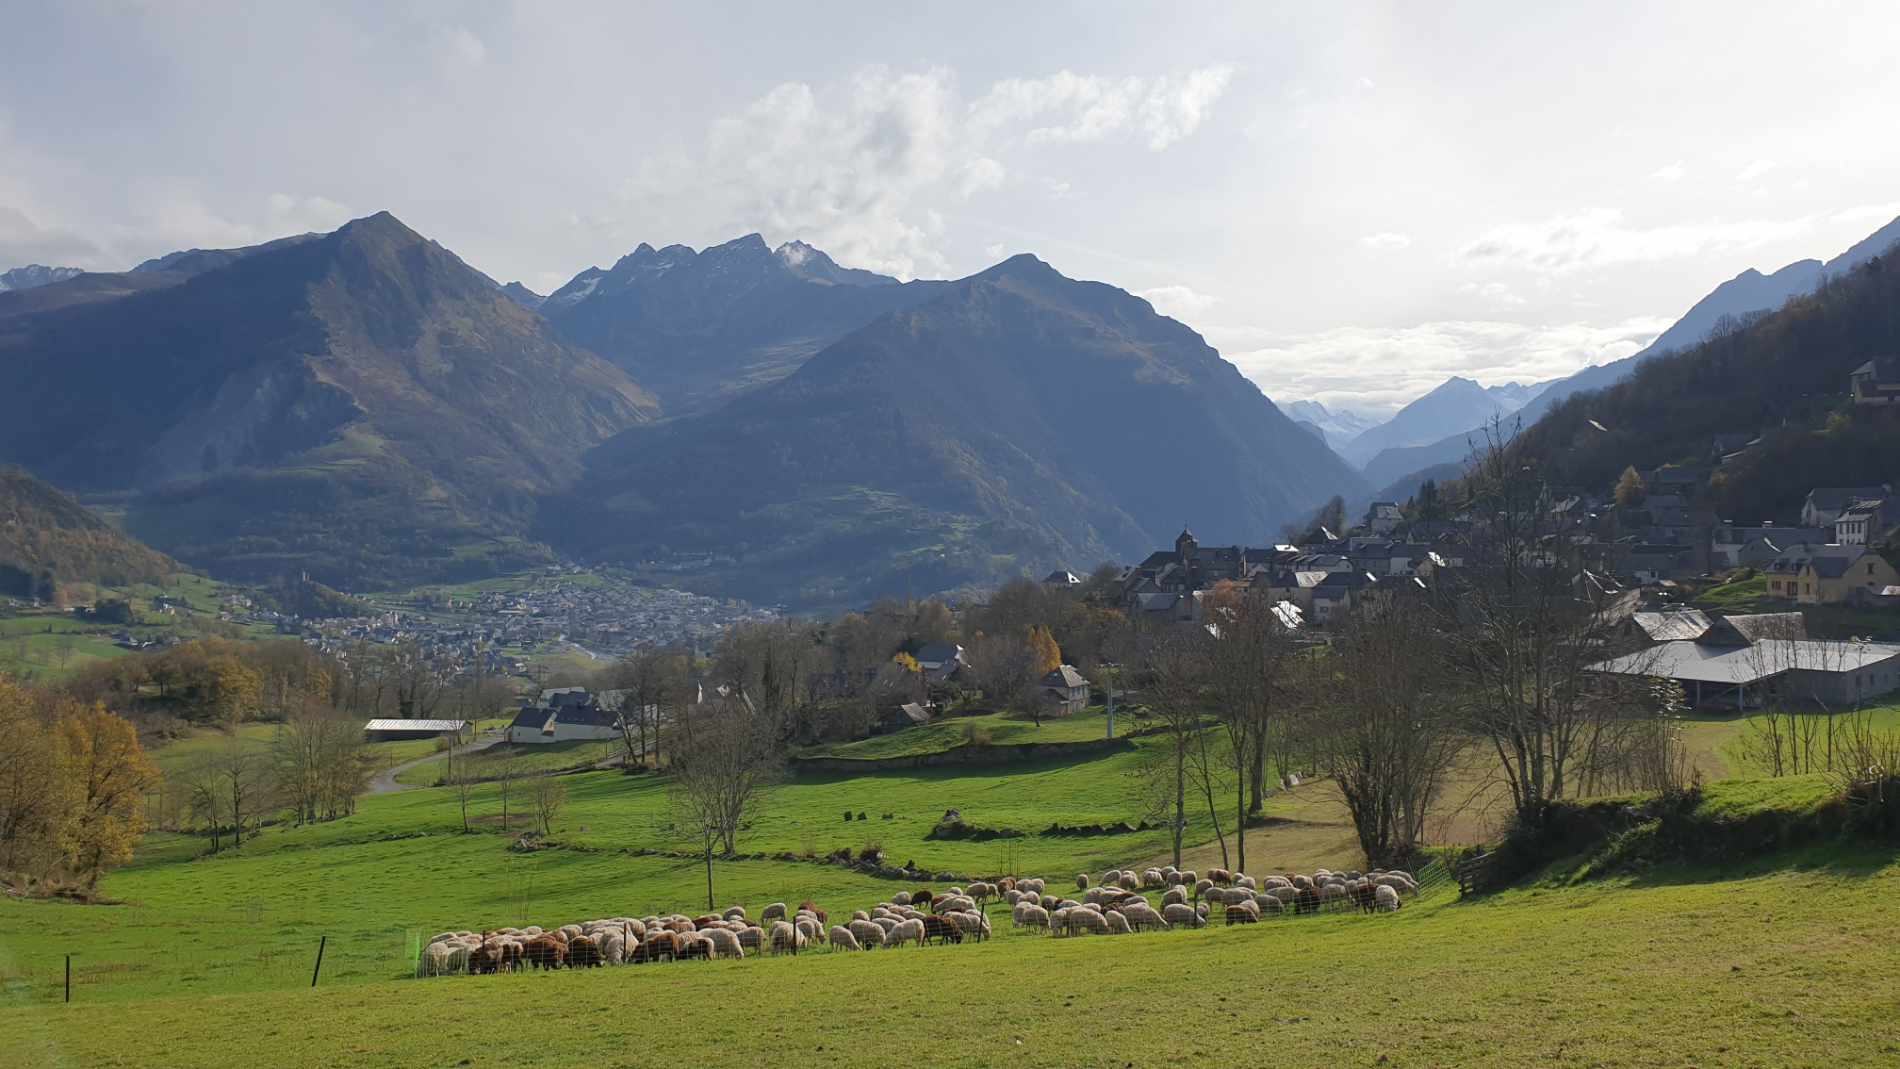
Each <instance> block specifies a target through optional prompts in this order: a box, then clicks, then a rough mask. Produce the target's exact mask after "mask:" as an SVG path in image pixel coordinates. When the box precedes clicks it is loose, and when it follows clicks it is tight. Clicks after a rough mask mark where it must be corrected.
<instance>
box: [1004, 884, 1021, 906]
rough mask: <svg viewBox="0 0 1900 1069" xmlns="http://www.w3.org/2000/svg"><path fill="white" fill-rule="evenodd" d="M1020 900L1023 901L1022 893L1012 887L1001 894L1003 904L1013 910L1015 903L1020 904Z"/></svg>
mask: <svg viewBox="0 0 1900 1069" xmlns="http://www.w3.org/2000/svg"><path fill="white" fill-rule="evenodd" d="M1022 900H1023V893H1022V892H1021V891H1018V890H1017V889H1015V888H1014V887H1012V888H1010V889H1009V890H1007V891H1004V892H1003V902H1004V903H1005V904H1007V905H1008V906H1009V907H1010V908H1012V909H1014V908H1015V906H1016V903H1018V902H1021V901H1022Z"/></svg>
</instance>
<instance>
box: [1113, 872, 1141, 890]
mask: <svg viewBox="0 0 1900 1069" xmlns="http://www.w3.org/2000/svg"><path fill="white" fill-rule="evenodd" d="M1116 885H1117V886H1119V887H1120V888H1121V889H1122V890H1124V891H1139V890H1140V889H1141V879H1140V878H1139V877H1137V876H1136V875H1135V874H1134V873H1132V872H1124V873H1122V878H1121V879H1120V880H1117V881H1116Z"/></svg>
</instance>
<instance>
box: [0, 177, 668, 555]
mask: <svg viewBox="0 0 1900 1069" xmlns="http://www.w3.org/2000/svg"><path fill="white" fill-rule="evenodd" d="M100 277H101V276H94V275H80V276H78V277H76V278H73V279H69V280H67V281H66V282H63V283H55V284H52V285H48V286H44V287H41V288H39V289H36V290H30V291H27V292H26V293H24V294H18V295H15V296H20V297H32V296H34V295H35V294H39V295H42V296H43V297H44V295H48V294H51V295H53V296H55V297H58V296H60V294H59V293H58V292H57V291H61V290H67V289H70V290H73V291H75V292H74V293H72V294H68V295H67V296H69V297H71V299H70V300H66V301H64V302H62V301H57V300H56V301H46V300H44V299H42V300H41V301H40V302H39V303H40V305H42V307H39V308H37V309H34V310H27V311H23V312H20V313H19V314H15V315H13V316H12V317H11V318H8V319H5V320H4V326H3V328H0V459H5V460H9V461H13V462H17V463H19V464H21V465H23V466H25V467H27V468H28V469H30V470H32V471H33V472H34V473H35V474H37V475H39V476H42V477H44V478H47V479H49V480H51V481H53V482H55V483H56V484H58V485H60V486H62V487H65V488H68V489H71V490H75V491H81V492H88V493H92V494H110V495H114V496H116V497H118V498H120V499H122V500H123V501H124V503H125V506H126V523H127V526H128V528H129V530H130V531H131V532H132V533H133V534H134V535H136V536H138V537H140V538H142V539H144V540H145V541H147V542H149V543H151V544H153V545H155V546H157V547H158V548H161V549H163V550H165V551H166V552H169V553H171V554H172V555H174V556H177V557H179V558H180V559H183V560H185V561H187V562H188V563H192V564H195V565H200V566H204V567H206V568H208V569H210V570H211V571H213V572H214V573H215V574H220V575H228V576H234V577H245V578H258V577H265V576H276V575H281V574H283V573H285V572H287V571H291V570H300V571H308V572H309V573H310V574H312V575H313V576H314V577H316V578H319V579H322V580H325V581H329V582H332V583H338V582H351V583H355V584H359V585H360V584H369V585H376V584H385V583H397V582H402V581H403V580H405V579H413V578H415V577H418V576H428V575H434V574H441V573H444V572H451V571H456V570H462V571H469V570H477V571H478V570H480V569H482V568H484V567H488V566H493V567H509V566H518V565H520V564H522V563H525V562H530V561H536V560H544V559H546V558H547V551H546V550H545V549H544V548H538V547H535V546H533V545H532V544H530V543H527V542H525V541H524V540H523V538H522V535H523V534H524V532H525V530H526V528H527V527H528V526H529V524H530V523H531V521H532V520H533V515H534V511H535V508H536V505H537V503H538V501H539V500H540V498H541V497H542V496H543V495H545V494H548V493H551V492H554V491H556V490H559V489H561V488H563V487H564V486H565V485H566V483H567V482H569V481H570V480H571V479H572V478H573V477H575V476H577V475H578V474H579V473H580V457H581V454H582V453H584V452H585V451H586V450H587V449H588V448H590V447H592V446H593V445H595V444H597V443H598V442H600V441H602V440H604V439H606V438H608V437H609V436H611V435H612V434H614V433H616V432H619V431H622V430H625V429H626V428H628V427H630V426H633V425H635V424H637V423H640V422H643V421H645V420H649V419H652V418H654V417H655V416H656V415H657V414H658V407H657V405H656V404H655V403H654V401H653V399H652V398H651V397H650V396H649V395H648V394H646V393H645V392H644V391H643V390H641V388H640V387H639V386H637V385H635V384H634V382H633V381H632V380H631V379H629V378H628V377H627V376H626V374H625V373H624V372H622V371H620V370H619V369H618V368H615V367H613V366H612V365H610V364H608V363H606V362H605V361H603V360H601V359H600V358H599V357H597V356H595V355H594V354H592V353H590V352H588V351H586V350H584V349H580V348H578V347H576V346H573V345H570V344H568V343H566V342H564V341H562V340H561V339H560V338H559V337H558V336H556V334H555V332H554V330H553V328H552V327H551V326H550V325H549V324H548V322H547V321H546V320H545V319H543V318H541V317H540V316H539V315H536V314H535V313H533V312H531V311H528V310H526V309H523V308H522V307H520V306H519V305H517V304H516V303H514V302H513V301H511V300H509V299H508V298H507V297H506V296H504V295H503V294H502V293H501V292H500V290H499V289H498V288H497V287H496V286H495V284H494V283H493V282H492V281H491V280H490V279H488V278H487V277H486V276H485V275H482V274H481V273H480V272H478V271H475V270H474V269H472V268H470V267H468V266H467V265H466V264H464V263H463V262H462V261H461V260H460V259H458V258H457V257H456V256H455V255H454V254H452V253H450V252H449V251H447V250H446V249H443V248H442V247H441V246H439V245H437V244H436V243H434V242H432V241H428V240H427V239H424V238H423V237H421V236H420V235H418V234H416V233H415V232H414V231H412V230H410V229H409V228H408V227H406V226H404V225H403V224H402V223H401V222H399V221H397V220H396V219H395V218H394V217H393V216H390V215H388V214H387V213H380V214H377V215H374V216H370V217H368V218H365V219H359V220H356V221H354V222H352V223H349V224H348V225H346V226H344V227H342V228H341V229H339V230H337V231H335V232H334V233H331V234H326V235H317V236H306V237H300V238H294V239H286V240H283V241H279V242H273V243H270V244H268V245H264V246H258V247H256V248H254V249H246V250H229V251H220V252H214V253H206V252H203V251H200V250H194V251H192V252H190V253H185V254H181V255H179V256H177V257H164V258H161V259H160V260H157V261H150V262H148V263H147V264H143V265H141V266H140V268H138V269H135V270H134V271H132V272H128V273H126V274H125V275H124V276H112V277H113V278H116V279H118V280H119V281H120V282H123V281H124V280H125V279H152V280H157V282H156V283H155V284H153V285H149V286H139V285H136V284H134V285H131V286H126V287H123V289H122V291H121V292H118V293H117V294H116V295H108V294H106V293H104V292H103V291H102V287H100V286H99V285H96V284H94V282H93V280H97V279H99V278H100ZM4 311H5V309H0V314H4Z"/></svg>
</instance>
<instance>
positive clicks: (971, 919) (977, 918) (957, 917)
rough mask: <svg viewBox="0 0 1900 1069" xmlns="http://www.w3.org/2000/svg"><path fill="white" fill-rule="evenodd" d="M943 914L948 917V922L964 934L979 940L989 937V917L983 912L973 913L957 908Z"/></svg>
mask: <svg viewBox="0 0 1900 1069" xmlns="http://www.w3.org/2000/svg"><path fill="white" fill-rule="evenodd" d="M945 916H946V917H948V918H949V920H950V922H951V923H953V924H955V925H956V926H957V930H958V931H960V932H962V933H963V934H964V935H966V936H968V937H970V938H972V939H975V940H978V941H979V942H980V941H982V940H984V939H987V938H989V935H990V919H989V918H988V917H986V916H984V915H983V914H981V913H974V912H971V911H969V910H957V911H956V912H954V913H947V914H945Z"/></svg>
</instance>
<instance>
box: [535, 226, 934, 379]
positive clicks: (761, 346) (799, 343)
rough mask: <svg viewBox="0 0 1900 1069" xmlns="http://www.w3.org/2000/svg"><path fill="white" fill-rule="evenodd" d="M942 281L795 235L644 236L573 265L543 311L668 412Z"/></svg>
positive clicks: (787, 369)
mask: <svg viewBox="0 0 1900 1069" xmlns="http://www.w3.org/2000/svg"><path fill="white" fill-rule="evenodd" d="M944 285H945V283H942V282H924V281H919V282H907V283H900V282H898V281H897V280H896V279H894V278H890V277H888V276H885V275H880V274H876V273H875V272H871V271H864V270H859V269H857V268H847V267H840V266H839V265H838V264H837V263H836V262H834V261H833V260H832V259H831V257H829V256H827V255H825V253H823V252H821V251H819V250H818V249H814V248H812V247H811V246H810V245H807V244H805V243H804V242H801V241H792V242H787V243H785V244H783V245H780V246H779V247H778V248H776V249H774V248H772V247H770V246H768V245H767V244H766V243H765V239H764V238H762V237H760V236H759V235H757V234H748V235H746V236H745V237H742V238H738V239H736V240H733V241H729V242H726V243H725V244H723V245H714V246H711V247H708V248H707V249H705V250H704V251H698V252H696V251H694V250H693V249H691V248H689V247H687V246H685V245H668V246H666V247H665V248H661V249H655V248H654V247H653V246H651V245H646V244H642V245H640V246H639V247H638V248H636V249H635V250H634V251H633V252H631V253H629V254H627V255H626V256H624V257H622V258H621V259H620V260H619V262H617V263H615V264H614V265H613V267H611V268H609V269H607V270H604V271H603V270H601V269H600V268H598V267H593V268H589V269H587V270H586V271H583V272H581V273H580V274H578V275H576V276H574V278H573V280H572V281H570V282H569V283H568V284H567V285H565V286H562V287H561V288H560V289H558V290H556V291H554V292H553V293H551V294H549V295H548V297H547V299H546V300H545V301H544V302H543V303H542V304H541V305H540V311H541V313H542V314H543V315H545V316H547V317H548V319H549V320H550V321H552V322H553V323H554V325H555V327H556V328H557V329H558V330H559V331H560V333H561V335H562V336H563V337H564V338H566V339H567V340H569V341H570V342H572V343H574V344H576V345H580V346H584V347H586V348H588V349H591V350H593V351H594V352H596V353H599V354H600V355H601V356H603V357H605V358H606V359H608V360H609V361H611V362H613V363H614V364H616V365H618V366H619V367H621V368H622V369H624V370H626V371H627V372H628V374H630V375H632V376H633V378H634V379H635V380H636V381H638V382H639V383H641V385H643V386H645V387H646V388H647V389H649V390H651V391H653V393H654V394H655V395H656V396H657V397H658V398H659V399H660V400H661V402H662V403H663V404H664V405H665V406H666V409H667V412H668V414H669V415H675V414H680V413H686V412H692V411H696V410H700V409H704V408H708V407H711V406H713V405H717V404H721V403H724V402H725V401H727V400H729V399H730V398H732V397H733V396H736V395H737V394H740V393H744V392H745V391H747V390H750V389H755V388H757V387H759V386H763V385H765V384H768V383H771V382H776V381H778V380H779V379H782V378H784V377H785V376H787V375H789V374H791V373H792V372H793V371H795V370H797V369H798V367H799V365H801V364H803V363H804V362H805V361H806V360H808V359H810V358H811V356H812V355H813V354H815V353H816V352H818V351H819V350H820V349H823V348H824V347H825V346H827V345H830V344H831V343H832V342H835V341H837V340H838V339H839V338H842V337H844V336H845V335H846V334H848V333H850V332H851V331H853V330H856V329H858V328H859V327H862V326H864V325H865V324H866V323H869V322H870V321H872V320H873V319H876V318H877V317H878V316H881V315H883V314H885V313H886V312H891V311H896V310H899V309H904V308H912V307H915V306H916V305H918V304H920V303H922V302H924V301H927V300H929V299H930V298H931V297H933V296H934V295H936V294H937V293H939V292H941V291H942V289H943V287H944Z"/></svg>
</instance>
